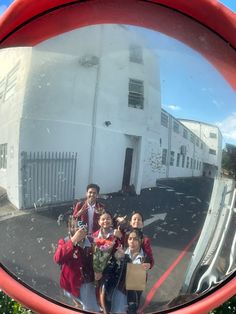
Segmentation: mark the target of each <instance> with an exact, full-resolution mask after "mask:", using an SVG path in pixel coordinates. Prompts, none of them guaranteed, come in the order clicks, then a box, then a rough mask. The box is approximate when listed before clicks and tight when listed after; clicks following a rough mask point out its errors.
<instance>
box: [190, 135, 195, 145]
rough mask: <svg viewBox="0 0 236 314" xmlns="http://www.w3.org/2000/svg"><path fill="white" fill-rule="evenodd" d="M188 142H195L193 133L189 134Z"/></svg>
mask: <svg viewBox="0 0 236 314" xmlns="http://www.w3.org/2000/svg"><path fill="white" fill-rule="evenodd" d="M190 141H191V142H192V143H194V142H195V135H194V134H193V133H191V135H190Z"/></svg>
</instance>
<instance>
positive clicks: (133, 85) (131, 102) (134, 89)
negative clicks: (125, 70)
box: [128, 79, 144, 109]
mask: <svg viewBox="0 0 236 314" xmlns="http://www.w3.org/2000/svg"><path fill="white" fill-rule="evenodd" d="M143 103H144V86H143V81H140V80H135V79H129V99H128V106H129V107H133V108H137V109H143Z"/></svg>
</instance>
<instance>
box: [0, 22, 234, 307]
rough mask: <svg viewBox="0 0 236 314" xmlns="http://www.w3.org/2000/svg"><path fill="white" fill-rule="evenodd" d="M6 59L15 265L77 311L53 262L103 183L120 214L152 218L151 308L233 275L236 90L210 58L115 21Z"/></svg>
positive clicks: (0, 142)
mask: <svg viewBox="0 0 236 314" xmlns="http://www.w3.org/2000/svg"><path fill="white" fill-rule="evenodd" d="M213 36H216V35H213ZM88 38H89V40H87V39H88ZM219 41H221V40H220V39H219ZM221 44H222V43H221ZM199 45H202V46H204V45H205V42H204V37H201V38H199ZM227 49H229V51H230V54H232V53H233V52H232V49H231V48H230V47H228V48H227ZM225 62H227V57H226V58H225ZM0 63H1V73H0V112H1V116H0V119H1V120H0V121H1V132H0V193H1V194H0V205H1V207H0V225H1V228H0V232H1V239H3V240H2V241H1V243H0V251H1V262H2V264H3V265H4V266H5V267H7V268H8V269H9V270H10V271H11V272H12V273H13V274H15V275H16V276H17V277H18V278H19V279H20V280H22V281H23V282H25V283H26V284H28V285H29V286H30V287H32V288H33V289H35V290H37V291H38V292H40V293H42V294H44V295H45V296H48V297H51V298H53V299H55V300H57V301H60V302H62V303H65V304H69V305H71V306H75V305H76V306H77V304H75V303H74V301H73V300H72V298H69V297H68V295H65V294H64V292H63V289H62V288H61V287H60V282H59V278H60V272H61V267H60V266H59V265H57V264H56V263H55V262H54V260H53V257H54V253H55V251H56V248H57V245H58V240H59V239H64V240H65V238H66V237H67V235H68V230H67V220H68V217H69V215H70V214H72V212H73V206H74V205H75V204H76V203H77V201H76V200H77V199H86V187H87V184H88V183H91V182H95V183H97V184H98V185H99V186H100V195H99V202H101V203H103V205H104V206H105V208H106V209H108V210H109V211H110V212H111V213H112V215H114V214H118V215H119V216H125V215H127V216H128V218H130V216H131V213H132V212H133V211H139V212H141V213H142V215H143V219H144V228H143V232H144V234H145V235H146V236H147V237H148V238H149V239H151V247H152V251H153V255H154V260H155V263H154V266H153V267H152V268H151V269H150V270H149V271H148V279H147V284H146V288H145V290H144V291H143V293H142V296H141V300H140V307H141V308H142V310H144V312H146V313H148V312H153V311H155V312H156V311H158V310H159V311H161V310H164V309H168V308H171V307H175V306H177V305H182V304H184V303H186V302H188V301H191V300H193V299H195V298H197V297H198V296H200V295H202V294H204V293H206V292H207V291H209V290H211V289H212V288H214V287H215V286H216V285H218V284H219V283H221V282H222V281H224V280H225V279H226V278H227V277H228V276H229V275H231V274H232V273H233V272H234V271H235V252H236V251H235V239H236V237H235V228H234V226H235V182H234V180H233V178H232V176H230V173H229V172H226V171H225V170H224V169H222V167H221V164H222V147H224V144H225V142H227V143H231V144H233V145H234V144H236V141H235V140H236V138H235V133H234V132H235V131H234V128H235V127H234V126H235V111H234V110H235V109H234V106H235V101H236V95H235V91H234V90H233V89H232V87H231V86H230V85H229V84H228V83H227V81H225V79H224V78H223V77H222V76H221V74H220V73H219V72H218V71H217V70H216V68H215V67H214V66H213V65H212V64H211V63H210V61H209V60H207V59H206V58H205V57H204V56H202V55H201V54H200V53H199V52H196V51H194V50H193V49H191V48H190V47H189V46H187V45H186V44H184V43H182V42H180V41H178V40H176V39H174V38H172V37H169V36H167V35H165V34H163V33H159V32H154V31H151V30H147V29H144V28H138V27H133V26H127V25H115V24H110V25H95V26H89V27H84V28H80V29H75V30H72V31H70V32H67V33H63V34H61V35H58V36H56V37H53V38H51V39H48V40H46V41H44V42H42V43H40V44H38V45H36V46H34V47H17V48H9V49H2V50H1V51H0ZM225 154H226V155H227V153H225ZM227 156H229V155H227ZM123 234H124V232H123ZM73 258H74V259H75V257H73Z"/></svg>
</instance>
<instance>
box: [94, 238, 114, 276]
mask: <svg viewBox="0 0 236 314" xmlns="http://www.w3.org/2000/svg"><path fill="white" fill-rule="evenodd" d="M113 246H114V241H111V240H108V239H103V238H96V239H94V251H93V270H94V272H95V273H102V272H103V270H104V269H105V267H106V266H107V263H108V261H109V259H110V256H111V251H112V248H113Z"/></svg>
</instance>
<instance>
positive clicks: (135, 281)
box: [125, 263, 147, 291]
mask: <svg viewBox="0 0 236 314" xmlns="http://www.w3.org/2000/svg"><path fill="white" fill-rule="evenodd" d="M146 281H147V274H146V270H145V269H144V268H143V266H142V264H132V263H127V269H126V277H125V288H126V290H137V291H143V290H145V288H146Z"/></svg>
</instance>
